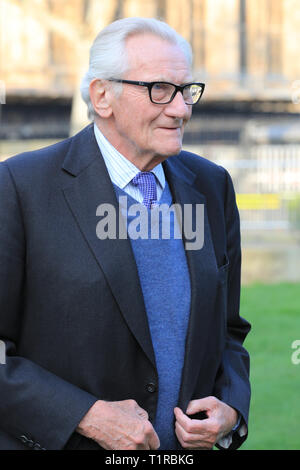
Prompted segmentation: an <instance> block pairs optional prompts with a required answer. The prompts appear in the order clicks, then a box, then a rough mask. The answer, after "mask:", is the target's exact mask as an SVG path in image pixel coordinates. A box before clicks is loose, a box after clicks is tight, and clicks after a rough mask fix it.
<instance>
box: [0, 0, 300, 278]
mask: <svg viewBox="0 0 300 470" xmlns="http://www.w3.org/2000/svg"><path fill="white" fill-rule="evenodd" d="M131 16H145V17H156V18H158V19H162V20H165V21H166V22H167V23H169V24H170V25H171V26H173V27H174V28H175V29H176V30H177V31H178V32H179V33H181V34H182V35H183V36H184V37H185V38H186V39H187V40H189V41H190V43H191V44H192V46H193V50H194V76H195V79H197V80H199V81H204V82H205V83H206V89H205V94H204V97H203V98H202V100H201V101H200V103H199V105H198V106H196V107H195V108H194V110H193V118H192V121H191V122H190V124H189V126H188V127H187V129H186V132H185V142H184V144H185V147H186V148H190V149H191V150H195V151H196V152H197V153H200V154H202V155H204V156H205V157H206V158H210V159H212V160H214V161H215V162H217V163H219V164H221V165H223V166H225V167H226V168H227V169H228V170H229V171H230V173H231V175H232V177H233V180H234V184H235V188H236V192H237V200H238V205H239V208H240V213H241V222H242V230H243V243H244V260H245V263H244V270H243V276H244V280H246V281H247V280H253V279H256V280H257V279H261V280H268V281H269V280H271V279H272V280H282V279H284V280H300V271H299V268H298V267H299V262H300V235H299V233H300V196H299V195H300V124H299V123H300V121H299V118H300V60H299V43H300V5H299V0H143V1H141V0H109V1H108V0H0V160H1V159H3V158H7V157H9V156H11V155H13V154H15V153H18V152H20V151H23V150H24V149H26V148H30V149H31V148H35V147H41V146H44V145H45V144H46V143H51V142H53V141H57V140H59V139H62V138H65V137H67V136H69V135H70V134H73V133H74V132H76V131H77V130H79V129H80V128H82V127H84V125H85V124H86V123H87V117H86V109H85V105H84V103H83V102H82V100H81V98H80V96H79V83H80V79H81V77H82V75H83V73H84V72H85V70H86V69H87V65H88V56H89V47H90V45H91V43H92V41H93V39H94V37H95V36H96V35H97V33H98V32H99V31H100V30H101V29H102V28H103V27H104V26H106V25H107V24H108V23H110V22H112V21H114V20H116V19H119V18H124V17H131ZM137 78H138V77H137ZM1 85H2V86H1ZM4 89H5V91H6V95H5V104H3V105H2V106H1V96H2V102H3V101H4V100H3V95H4V92H3V90H4ZM1 90H2V93H1ZM1 146H2V150H1Z"/></svg>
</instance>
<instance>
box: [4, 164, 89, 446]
mask: <svg viewBox="0 0 300 470" xmlns="http://www.w3.org/2000/svg"><path fill="white" fill-rule="evenodd" d="M19 202H20V201H19V198H18V194H17V190H16V187H15V185H14V181H13V178H12V177H11V174H10V171H9V168H8V165H7V164H6V162H2V163H0V339H1V341H3V342H4V343H5V345H6V358H5V364H0V428H1V429H2V431H4V432H5V433H7V434H8V435H10V436H12V437H15V438H16V439H20V440H21V442H23V443H24V444H26V443H28V445H29V447H33V448H37V449H39V448H44V449H50V450H52V449H61V448H63V447H64V446H65V445H66V443H67V441H68V440H69V438H70V436H71V435H72V433H73V432H74V430H75V429H76V427H77V424H78V423H79V422H80V420H81V418H82V417H83V416H84V414H85V413H86V412H87V411H88V409H89V408H90V407H91V406H92V405H93V403H95V401H96V400H97V398H96V397H94V396H92V395H90V394H89V393H87V392H86V391H84V390H81V389H79V388H78V387H76V386H74V385H72V384H71V383H68V382H66V381H65V380H63V379H62V378H59V377H58V376H56V375H54V374H52V373H51V372H49V371H47V370H45V369H44V368H42V367H40V366H39V365H38V364H36V363H33V362H32V361H30V360H29V359H27V358H25V357H20V356H19V355H18V344H19V341H20V336H21V330H22V318H23V313H24V312H23V305H24V302H25V300H26V298H25V297H26V292H25V290H24V286H25V283H26V278H25V264H26V239H25V227H24V219H23V216H22V213H21V209H20V203H19ZM17 447H18V446H17Z"/></svg>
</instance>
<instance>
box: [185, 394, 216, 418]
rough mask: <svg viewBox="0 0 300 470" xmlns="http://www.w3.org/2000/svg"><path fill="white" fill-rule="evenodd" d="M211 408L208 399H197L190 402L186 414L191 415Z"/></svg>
mask: <svg viewBox="0 0 300 470" xmlns="http://www.w3.org/2000/svg"><path fill="white" fill-rule="evenodd" d="M210 408H211V400H210V398H209V397H206V398H199V399H198V400H191V401H190V402H189V404H188V407H187V410H186V413H187V414H188V415H192V414H195V413H198V412H199V411H207V410H209V409H210Z"/></svg>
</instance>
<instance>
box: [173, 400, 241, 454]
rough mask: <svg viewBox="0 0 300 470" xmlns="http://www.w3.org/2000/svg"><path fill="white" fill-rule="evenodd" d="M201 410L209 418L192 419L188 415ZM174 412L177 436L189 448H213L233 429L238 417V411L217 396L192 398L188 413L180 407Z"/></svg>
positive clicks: (182, 444)
mask: <svg viewBox="0 0 300 470" xmlns="http://www.w3.org/2000/svg"><path fill="white" fill-rule="evenodd" d="M199 411H205V412H206V414H207V419H203V420H198V419H191V418H189V417H188V416H187V415H193V414H195V413H198V412H199ZM174 414H175V418H176V423H175V432H176V436H177V438H178V440H179V442H180V444H181V446H182V447H183V448H187V449H212V448H213V446H214V445H215V444H216V442H218V441H219V440H220V439H221V438H222V437H224V436H226V435H227V434H228V433H229V432H230V431H231V430H232V428H233V427H234V426H235V424H236V423H237V419H238V413H237V411H236V410H235V409H234V408H231V407H230V406H228V405H226V403H224V402H222V401H220V400H218V399H217V398H216V397H206V398H202V399H199V400H192V401H190V403H189V405H188V407H187V411H186V414H184V413H183V412H182V410H181V409H180V408H175V409H174Z"/></svg>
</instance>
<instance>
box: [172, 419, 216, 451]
mask: <svg viewBox="0 0 300 470" xmlns="http://www.w3.org/2000/svg"><path fill="white" fill-rule="evenodd" d="M175 434H176V436H177V439H178V441H179V442H180V444H181V446H182V447H183V448H184V449H207V448H208V447H210V444H208V443H207V442H206V441H205V438H203V437H202V436H201V435H199V434H190V433H187V432H186V431H185V430H184V429H183V428H182V426H181V425H180V424H179V423H178V421H176V423H175Z"/></svg>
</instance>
